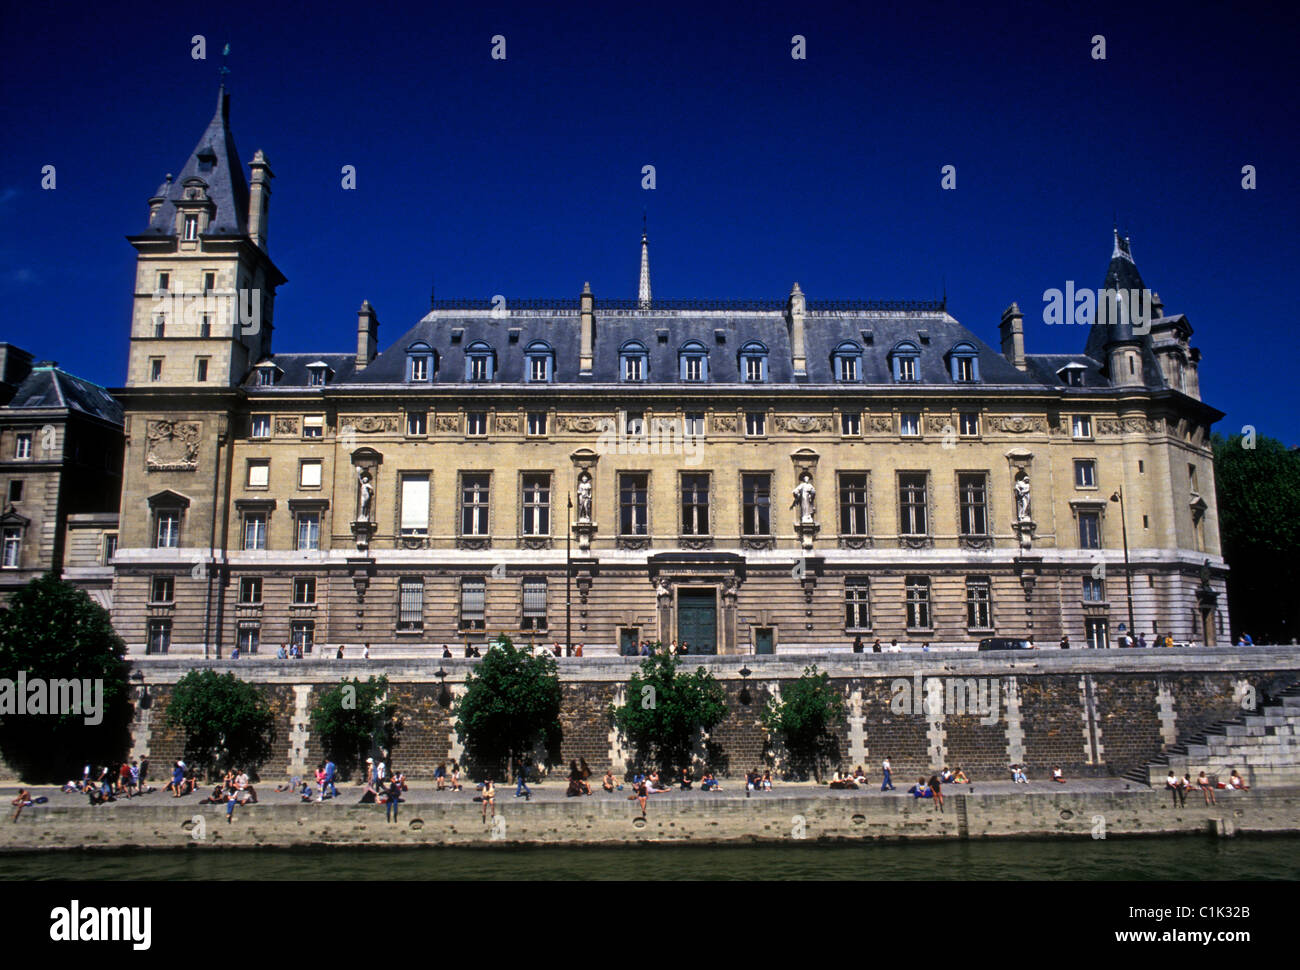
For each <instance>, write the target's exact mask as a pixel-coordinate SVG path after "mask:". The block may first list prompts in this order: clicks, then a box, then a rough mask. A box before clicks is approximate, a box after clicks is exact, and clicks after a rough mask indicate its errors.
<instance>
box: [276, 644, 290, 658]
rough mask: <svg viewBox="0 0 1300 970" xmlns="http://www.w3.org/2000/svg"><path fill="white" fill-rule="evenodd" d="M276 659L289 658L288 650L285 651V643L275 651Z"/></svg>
mask: <svg viewBox="0 0 1300 970" xmlns="http://www.w3.org/2000/svg"><path fill="white" fill-rule="evenodd" d="M275 659H276V660H288V659H289V654H288V653H287V652H285V649H284V644H283V643H282V644H280V649H279V650H277V651H275Z"/></svg>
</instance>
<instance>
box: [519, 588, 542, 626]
mask: <svg viewBox="0 0 1300 970" xmlns="http://www.w3.org/2000/svg"><path fill="white" fill-rule="evenodd" d="M519 626H520V629H523V630H545V629H546V580H544V579H525V580H524V615H523V617H522V622H521V623H520V624H519Z"/></svg>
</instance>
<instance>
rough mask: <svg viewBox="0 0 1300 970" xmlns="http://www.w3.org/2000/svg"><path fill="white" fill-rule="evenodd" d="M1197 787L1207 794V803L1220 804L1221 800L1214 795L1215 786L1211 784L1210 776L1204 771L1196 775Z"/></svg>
mask: <svg viewBox="0 0 1300 970" xmlns="http://www.w3.org/2000/svg"><path fill="white" fill-rule="evenodd" d="M1196 787H1197V788H1199V789H1200V790H1201V794H1202V795H1204V796H1205V804H1206V805H1217V804H1219V800H1218V799H1217V798H1215V797H1214V786H1213V785H1211V784H1210V779H1209V776H1208V775H1206V774H1205V772H1204V771H1202V772H1201V773H1200V774H1199V775H1197V776H1196Z"/></svg>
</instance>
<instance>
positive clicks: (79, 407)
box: [0, 343, 122, 607]
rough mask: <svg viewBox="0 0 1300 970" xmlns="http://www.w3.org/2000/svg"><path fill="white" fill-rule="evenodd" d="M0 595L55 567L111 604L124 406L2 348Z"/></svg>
mask: <svg viewBox="0 0 1300 970" xmlns="http://www.w3.org/2000/svg"><path fill="white" fill-rule="evenodd" d="M0 394H2V395H3V398H4V399H5V403H4V405H3V406H2V407H0V488H3V490H4V491H3V504H0V601H4V600H7V599H8V597H9V595H10V594H11V593H13V591H14V590H15V589H17V588H18V587H20V586H23V585H26V584H27V583H28V582H30V581H31V580H33V579H35V578H36V577H38V576H40V575H42V574H43V573H46V572H48V571H50V570H54V571H55V572H58V573H60V574H62V576H63V578H64V579H66V580H68V581H70V582H72V583H75V584H76V585H77V586H80V587H81V588H82V589H84V590H86V592H87V593H89V594H90V595H91V597H92V598H93V599H95V600H96V601H97V602H99V603H100V605H102V606H105V607H108V606H111V604H112V600H111V590H112V581H113V571H112V568H111V566H110V561H111V560H112V557H113V551H114V548H115V546H116V542H117V521H118V515H117V509H118V499H119V495H120V492H121V488H122V471H121V470H122V408H121V406H120V405H119V404H118V402H117V401H116V400H114V399H113V397H112V396H111V395H110V394H109V393H108V392H107V391H106V390H105V389H104V388H102V387H100V386H98V385H96V384H92V383H91V382H90V381H86V380H82V379H81V378H79V377H75V376H74V375H72V374H69V373H68V372H67V371H63V370H60V369H59V367H58V364H56V363H54V362H53V361H48V360H44V361H39V362H37V363H35V364H33V363H32V355H31V354H30V353H28V352H27V351H25V350H21V349H20V348H18V347H14V346H13V345H12V344H7V343H4V344H0Z"/></svg>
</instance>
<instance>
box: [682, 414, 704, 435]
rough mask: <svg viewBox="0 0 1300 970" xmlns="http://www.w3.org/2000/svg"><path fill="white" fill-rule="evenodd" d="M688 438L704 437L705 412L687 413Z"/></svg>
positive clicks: (686, 432)
mask: <svg viewBox="0 0 1300 970" xmlns="http://www.w3.org/2000/svg"><path fill="white" fill-rule="evenodd" d="M685 434H686V437H688V438H701V437H703V436H704V412H703V411H687V412H686V429H685Z"/></svg>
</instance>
